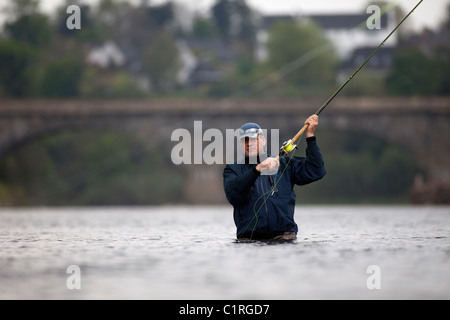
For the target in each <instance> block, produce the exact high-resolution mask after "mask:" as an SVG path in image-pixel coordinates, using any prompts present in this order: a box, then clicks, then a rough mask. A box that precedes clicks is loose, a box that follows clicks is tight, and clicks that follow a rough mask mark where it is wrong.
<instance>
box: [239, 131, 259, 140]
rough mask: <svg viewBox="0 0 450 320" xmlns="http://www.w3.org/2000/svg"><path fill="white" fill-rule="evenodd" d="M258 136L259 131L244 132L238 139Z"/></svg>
mask: <svg viewBox="0 0 450 320" xmlns="http://www.w3.org/2000/svg"><path fill="white" fill-rule="evenodd" d="M258 136H259V133H257V132H255V133H246V134H244V135H242V136H241V137H240V139H245V138H250V139H256V138H258Z"/></svg>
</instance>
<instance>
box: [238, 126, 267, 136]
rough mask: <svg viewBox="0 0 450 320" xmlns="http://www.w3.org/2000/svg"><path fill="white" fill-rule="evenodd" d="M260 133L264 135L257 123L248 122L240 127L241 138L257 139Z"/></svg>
mask: <svg viewBox="0 0 450 320" xmlns="http://www.w3.org/2000/svg"><path fill="white" fill-rule="evenodd" d="M259 135H263V131H262V129H261V127H260V126H259V125H258V124H256V123H252V122H250V123H246V124H244V125H243V126H242V127H241V128H240V129H239V138H240V139H245V138H250V139H256V138H257V137H258V136H259Z"/></svg>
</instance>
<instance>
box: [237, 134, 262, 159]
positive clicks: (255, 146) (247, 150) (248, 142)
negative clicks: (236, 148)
mask: <svg viewBox="0 0 450 320" xmlns="http://www.w3.org/2000/svg"><path fill="white" fill-rule="evenodd" d="M243 140H244V141H242V142H241V144H242V148H243V151H244V154H245V156H246V157H256V156H257V155H259V154H261V153H264V148H265V146H266V138H265V137H264V136H258V137H257V138H255V139H251V138H245V139H243Z"/></svg>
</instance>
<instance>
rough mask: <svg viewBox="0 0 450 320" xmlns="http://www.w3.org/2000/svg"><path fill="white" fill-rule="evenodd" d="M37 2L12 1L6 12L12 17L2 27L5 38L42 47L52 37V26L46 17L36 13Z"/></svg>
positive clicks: (27, 0)
mask: <svg viewBox="0 0 450 320" xmlns="http://www.w3.org/2000/svg"><path fill="white" fill-rule="evenodd" d="M38 7H39V1H38V0H13V1H11V3H10V5H9V7H8V8H7V10H6V11H7V12H8V13H9V14H10V16H12V17H13V19H12V20H11V21H7V22H6V23H5V25H4V32H5V34H6V36H7V37H8V38H9V39H11V40H15V41H19V42H24V43H28V44H30V45H33V46H38V47H42V46H45V45H47V44H48V43H49V42H50V40H51V37H52V33H53V30H52V26H51V24H50V20H49V18H48V16H46V15H44V14H42V13H40V12H39V11H38Z"/></svg>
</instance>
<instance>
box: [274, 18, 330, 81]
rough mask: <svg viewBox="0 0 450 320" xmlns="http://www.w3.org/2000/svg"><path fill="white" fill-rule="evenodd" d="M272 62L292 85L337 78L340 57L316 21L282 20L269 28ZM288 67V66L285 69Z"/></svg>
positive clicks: (275, 68)
mask: <svg viewBox="0 0 450 320" xmlns="http://www.w3.org/2000/svg"><path fill="white" fill-rule="evenodd" d="M267 48H268V52H269V64H270V66H271V67H272V68H273V69H274V70H281V69H283V71H282V73H281V74H280V76H281V77H284V80H285V81H287V82H288V83H291V84H293V85H303V86H317V85H324V84H331V83H334V81H335V71H336V70H335V68H336V65H337V62H338V58H337V56H336V53H335V51H334V48H333V46H332V44H331V43H330V41H329V40H328V39H327V38H326V37H325V35H324V33H323V31H322V30H321V29H320V28H319V27H318V26H317V25H316V24H315V23H313V22H305V23H301V24H300V23H295V22H279V23H277V24H276V25H274V26H273V28H272V29H271V30H270V32H269V40H268V43H267ZM286 68H288V70H286Z"/></svg>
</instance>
